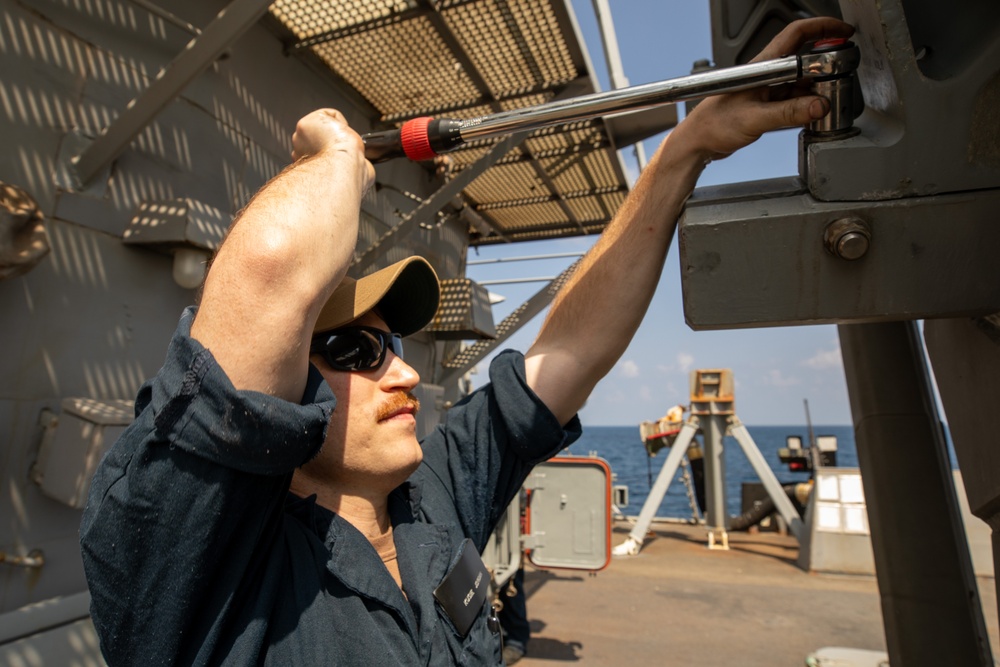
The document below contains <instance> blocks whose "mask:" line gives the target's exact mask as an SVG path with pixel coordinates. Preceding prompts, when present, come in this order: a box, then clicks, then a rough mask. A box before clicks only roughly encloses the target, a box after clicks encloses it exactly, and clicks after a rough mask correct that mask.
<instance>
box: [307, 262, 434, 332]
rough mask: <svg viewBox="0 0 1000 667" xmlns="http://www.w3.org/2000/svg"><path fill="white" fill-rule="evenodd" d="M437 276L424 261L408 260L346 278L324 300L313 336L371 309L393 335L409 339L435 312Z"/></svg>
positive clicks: (334, 327)
mask: <svg viewBox="0 0 1000 667" xmlns="http://www.w3.org/2000/svg"><path fill="white" fill-rule="evenodd" d="M439 298H440V287H439V285H438V278H437V274H436V273H434V269H433V268H432V267H431V265H430V264H429V263H428V262H427V260H425V259H424V258H423V257H408V258H406V259H404V260H402V261H400V262H396V263H395V264H392V265H390V266H387V267H386V268H384V269H380V270H378V271H376V272H374V273H371V274H369V275H367V276H364V277H363V278H359V279H358V280H353V279H351V278H345V279H344V280H343V282H341V284H340V285H339V286H338V287H337V289H335V290H334V292H333V294H332V295H331V296H330V298H329V299H328V300H327V302H326V305H324V306H323V310H322V311H320V314H319V319H318V320H316V326H315V327H314V328H313V333H322V332H324V331H330V330H332V329H337V328H339V327H342V326H344V325H345V324H348V323H350V322H353V321H354V320H356V319H358V318H359V317H361V316H362V315H364V314H365V313H367V312H369V311H371V310H372V309H374V308H376V307H377V308H378V311H379V315H380V316H381V317H382V319H383V320H385V323H386V325H388V327H389V329H391V330H392V331H393V332H394V333H398V334H400V335H403V336H409V335H410V334H413V333H416V332H417V331H420V330H421V329H423V328H424V327H425V326H427V324H428V323H429V322H430V321H431V320H432V319H434V314H435V313H436V312H437V308H438V300H439Z"/></svg>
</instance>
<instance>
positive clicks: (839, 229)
mask: <svg viewBox="0 0 1000 667" xmlns="http://www.w3.org/2000/svg"><path fill="white" fill-rule="evenodd" d="M871 241H872V234H871V230H870V229H869V227H868V223H866V222H865V221H864V220H862V219H861V218H840V219H839V220H834V221H833V222H831V223H830V224H829V225H827V226H826V230H825V231H824V232H823V245H824V246H826V249H827V251H828V252H829V253H830V254H832V255H833V256H835V257H839V258H841V259H846V260H849V261H854V260H857V259H861V258H862V257H864V256H865V254H866V253H867V252H868V248H869V247H870V246H871Z"/></svg>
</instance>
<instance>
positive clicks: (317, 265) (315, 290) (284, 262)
mask: <svg viewBox="0 0 1000 667" xmlns="http://www.w3.org/2000/svg"><path fill="white" fill-rule="evenodd" d="M364 187H365V184H364V183H363V178H362V177H360V176H359V174H358V166H357V160H356V156H354V155H351V154H345V153H343V152H340V151H336V150H331V151H323V152H319V153H317V154H315V155H313V156H312V157H309V158H306V159H302V160H299V161H298V162H297V163H296V164H295V165H293V166H292V167H290V168H289V169H287V170H285V171H284V172H282V173H281V174H280V175H279V176H278V177H276V178H275V179H274V180H272V181H271V182H270V183H268V184H267V185H266V186H265V187H264V188H263V189H262V190H261V191H260V192H259V193H258V194H257V195H256V196H255V197H254V199H253V200H252V201H251V202H250V204H248V205H247V207H246V208H245V209H244V211H243V212H242V214H241V215H240V216H239V219H238V220H237V221H236V222H235V223H234V225H233V227H232V229H231V230H230V233H229V235H228V237H227V238H226V241H225V242H224V243H223V245H222V247H221V248H220V249H219V252H218V255H217V256H216V258H215V260H214V261H213V263H212V267H211V270H210V272H209V275H208V278H207V280H206V282H205V288H204V294H203V296H202V300H201V305H200V308H199V312H198V316H197V319H196V320H195V323H194V325H193V326H192V329H191V333H192V336H193V337H194V338H196V339H197V340H198V341H199V342H201V343H202V344H203V345H205V346H206V347H208V348H209V349H210V350H211V351H212V354H213V355H214V356H215V358H216V360H217V361H218V362H219V364H220V366H222V368H223V369H224V370H225V371H226V373H227V374H228V375H229V377H230V379H231V380H232V382H233V384H234V385H235V386H236V387H237V388H238V389H253V390H256V391H262V392H265V393H269V394H273V395H276V396H280V397H282V398H286V399H288V400H294V401H298V400H299V399H300V398H301V395H302V390H303V387H304V383H305V378H306V370H307V367H308V340H309V336H310V334H311V331H312V326H313V323H314V322H315V320H316V317H317V316H318V313H319V310H320V308H321V307H322V304H323V303H324V301H325V300H326V298H327V297H328V296H329V294H330V292H331V291H332V290H333V288H334V287H336V285H337V284H338V283H339V282H340V280H341V278H342V277H343V276H344V274H345V273H346V271H347V267H348V266H349V263H350V259H351V257H352V253H353V251H354V247H355V245H356V243H357V230H358V216H359V210H360V203H361V196H362V193H363V191H364Z"/></svg>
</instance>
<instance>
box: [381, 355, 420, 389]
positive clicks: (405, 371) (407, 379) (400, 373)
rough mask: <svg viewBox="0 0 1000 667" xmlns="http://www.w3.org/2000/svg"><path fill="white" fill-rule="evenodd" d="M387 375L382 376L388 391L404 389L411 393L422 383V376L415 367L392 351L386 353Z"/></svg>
mask: <svg viewBox="0 0 1000 667" xmlns="http://www.w3.org/2000/svg"><path fill="white" fill-rule="evenodd" d="M385 369H386V370H385V373H383V374H382V380H381V381H382V384H383V385H387V386H385V388H386V389H398V388H403V389H406V390H407V391H409V390H410V389H413V388H414V387H416V386H417V384H418V383H419V382H420V374H419V373H417V371H416V370H414V368H413V366H410V365H409V364H408V363H406V362H405V361H403V358H402V357H399V356H396V354H394V353H393V352H392V351H391V350H389V351H388V352H387V353H386V359H385Z"/></svg>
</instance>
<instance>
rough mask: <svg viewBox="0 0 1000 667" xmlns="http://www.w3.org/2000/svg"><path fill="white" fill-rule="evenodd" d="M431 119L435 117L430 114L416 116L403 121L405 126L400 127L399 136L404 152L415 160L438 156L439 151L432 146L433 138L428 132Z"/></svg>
mask: <svg viewBox="0 0 1000 667" xmlns="http://www.w3.org/2000/svg"><path fill="white" fill-rule="evenodd" d="M431 120H433V119H432V118H430V117H429V116H424V117H422V118H414V119H413V120H408V121H406V122H405V123H403V127H402V128H401V129H400V132H399V136H400V139H401V140H402V144H403V152H404V153H406V157H408V158H410V159H411V160H413V161H414V162H420V161H421V160H430V159H431V158H434V157H437V153H435V152H434V149H433V148H431V140H430V137H429V136H428V134H427V126H428V125H430V123H431Z"/></svg>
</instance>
